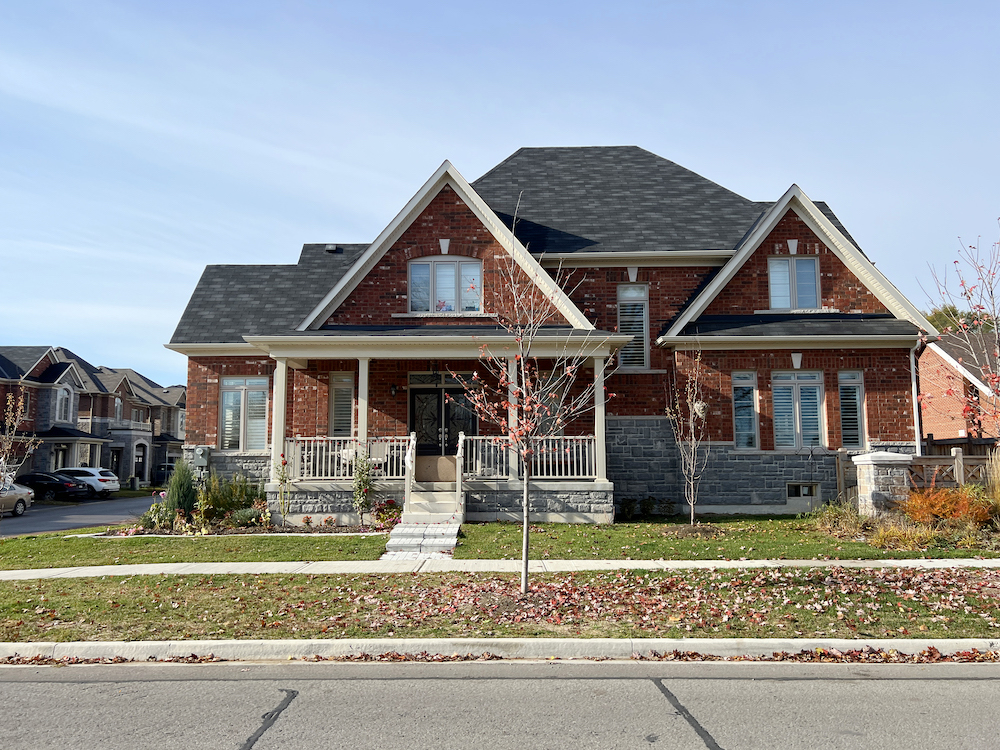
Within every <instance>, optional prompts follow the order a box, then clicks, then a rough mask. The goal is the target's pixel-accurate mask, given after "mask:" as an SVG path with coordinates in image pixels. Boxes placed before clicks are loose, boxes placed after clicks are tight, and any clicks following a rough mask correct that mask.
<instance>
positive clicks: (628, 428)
mask: <svg viewBox="0 0 1000 750" xmlns="http://www.w3.org/2000/svg"><path fill="white" fill-rule="evenodd" d="M607 436H608V438H607V440H608V479H609V480H610V481H612V482H614V485H615V505H616V507H617V508H621V503H622V501H623V500H626V499H628V500H636V501H638V500H642V499H645V498H647V497H652V498H654V500H655V501H656V507H657V508H659V509H660V510H661V511H668V510H669V508H670V506H673V508H674V510H675V511H678V512H680V511H685V510H686V509H687V506H686V504H685V502H684V486H683V477H682V475H681V473H680V467H679V460H678V454H677V447H676V443H675V442H674V436H673V431H672V430H671V428H670V423H669V422H668V421H667V420H666V419H665V418H663V417H628V418H622V417H609V418H608V421H607ZM870 449H871V450H889V451H894V452H897V453H913V452H915V446H914V444H913V443H906V442H893V443H887V442H880V443H877V444H873V445H872V446H871V448H870ZM709 450H710V456H709V461H708V464H707V466H706V467H705V471H704V473H703V476H702V480H701V485H700V491H699V501H698V508H699V509H700V510H704V511H707V512H712V506H745V507H746V509H747V511H748V512H762V511H765V510H772V511H773V512H778V513H780V512H782V511H783V510H785V509H786V508H787V509H788V511H789V512H792V511H793V510H794V512H798V510H799V508H794V509H793V508H792V507H791V506H789V503H788V497H787V491H788V485H789V484H818V485H819V488H820V496H819V499H820V500H831V499H833V498H835V497H836V496H837V456H836V452H835V451H828V450H826V449H824V448H814V449H812V450H810V449H803V450H799V451H794V452H784V451H738V450H736V449H735V448H734V447H733V446H732V445H731V444H726V443H713V444H711V445H710V446H709ZM762 506H767V507H766V508H765V507H762ZM732 510H733V509H732V508H731V507H727V508H726V511H727V512H731V511H732Z"/></svg>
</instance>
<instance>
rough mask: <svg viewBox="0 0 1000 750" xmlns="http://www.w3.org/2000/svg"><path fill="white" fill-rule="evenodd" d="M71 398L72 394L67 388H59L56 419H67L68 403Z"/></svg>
mask: <svg viewBox="0 0 1000 750" xmlns="http://www.w3.org/2000/svg"><path fill="white" fill-rule="evenodd" d="M72 399H73V394H71V393H70V390H69V388H60V389H59V397H58V401H57V402H56V419H58V420H59V421H60V422H68V421H69V404H70V401H71V400H72Z"/></svg>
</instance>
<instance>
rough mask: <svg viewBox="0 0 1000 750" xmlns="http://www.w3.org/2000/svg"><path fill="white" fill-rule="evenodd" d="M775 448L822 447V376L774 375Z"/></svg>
mask: <svg viewBox="0 0 1000 750" xmlns="http://www.w3.org/2000/svg"><path fill="white" fill-rule="evenodd" d="M771 401H772V404H773V406H774V447H775V448H811V447H815V446H821V445H823V374H822V373H820V372H798V371H796V372H775V373H773V374H772V375H771Z"/></svg>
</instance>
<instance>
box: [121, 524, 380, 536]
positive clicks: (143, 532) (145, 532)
mask: <svg viewBox="0 0 1000 750" xmlns="http://www.w3.org/2000/svg"><path fill="white" fill-rule="evenodd" d="M388 532H389V530H388V529H378V528H375V527H373V526H313V527H312V528H309V527H307V526H243V527H239V528H235V529H227V528H223V527H221V526H216V527H213V528H212V529H211V533H210V534H208V535H207V536H246V535H248V534H316V535H321V534H379V533H382V534H387V533H388ZM101 536H113V537H120V536H191V534H190V533H185V532H183V531H172V530H170V529H137V528H130V529H127V530H126V531H125V533H122V532H120V531H112V532H110V533H106V534H101ZM199 536H201V535H200V534H199Z"/></svg>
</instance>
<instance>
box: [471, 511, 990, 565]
mask: <svg viewBox="0 0 1000 750" xmlns="http://www.w3.org/2000/svg"><path fill="white" fill-rule="evenodd" d="M706 523H709V524H711V525H712V526H714V527H716V528H718V529H719V531H720V532H721V533H720V534H718V535H717V536H716V537H715V538H680V537H678V536H677V533H678V532H680V533H683V530H684V528H685V526H686V524H685V523H684V522H671V523H621V524H613V525H610V526H587V525H577V524H555V523H551V524H533V525H532V532H531V538H530V543H529V545H530V546H529V556H530V557H531V559H533V560H546V559H552V560H588V559H592V560H598V559H605V560H659V559H664V560H740V559H744V558H745V559H747V560H769V559H776V560H780V559H792V560H812V559H819V560H825V559H831V560H836V559H840V560H847V559H862V560H880V559H905V558H916V557H976V556H980V557H996V556H997V553H996V552H993V551H986V550H981V549H958V550H956V549H944V548H942V549H938V548H934V547H930V548H928V549H927V550H926V551H922V550H917V551H898V550H883V549H878V548H876V547H872V546H870V545H868V544H866V543H864V542H856V541H848V540H843V539H837V538H835V537H832V536H829V535H828V534H824V533H822V532H820V531H817V530H816V529H815V526H814V525H813V523H812V522H811V521H810V520H809V519H800V518H795V517H784V518H754V517H727V518H718V519H715V518H712V519H709V520H707V521H706ZM520 557H521V526H520V525H519V524H514V523H489V524H464V525H463V526H462V531H461V532H460V534H459V537H458V547H457V548H456V549H455V558H456V559H460V560H474V559H480V558H484V559H503V558H507V559H511V558H514V559H520Z"/></svg>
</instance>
